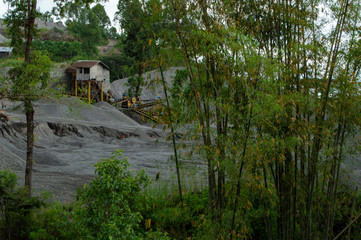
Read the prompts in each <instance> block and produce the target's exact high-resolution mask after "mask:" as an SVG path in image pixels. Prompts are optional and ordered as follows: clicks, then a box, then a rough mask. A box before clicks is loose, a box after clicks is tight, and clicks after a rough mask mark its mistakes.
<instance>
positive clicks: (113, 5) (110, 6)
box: [0, 0, 118, 28]
mask: <svg viewBox="0 0 361 240" xmlns="http://www.w3.org/2000/svg"><path fill="white" fill-rule="evenodd" d="M117 3H118V0H108V1H107V2H101V4H102V5H103V6H104V8H105V11H106V12H107V14H108V16H109V18H110V20H111V21H113V19H114V14H115V12H116V11H117ZM37 5H38V9H40V11H41V12H46V11H51V9H52V8H53V7H54V6H55V4H54V2H53V1H52V0H38V3H37ZM7 10H8V5H7V4H5V3H4V2H3V0H0V18H3V17H4V14H5V12H6V11H7ZM113 23H114V21H113ZM113 25H114V27H116V28H117V26H116V24H113Z"/></svg>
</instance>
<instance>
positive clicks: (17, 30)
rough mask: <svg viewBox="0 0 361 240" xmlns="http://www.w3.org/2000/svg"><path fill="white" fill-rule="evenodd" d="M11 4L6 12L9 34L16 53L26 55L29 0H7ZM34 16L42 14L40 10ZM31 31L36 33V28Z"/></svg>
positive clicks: (5, 19)
mask: <svg viewBox="0 0 361 240" xmlns="http://www.w3.org/2000/svg"><path fill="white" fill-rule="evenodd" d="M4 3H8V4H9V7H10V9H9V11H7V12H6V15H5V18H4V23H5V25H6V33H7V36H9V37H10V39H11V46H12V47H14V50H13V52H14V54H16V55H20V56H24V55H23V54H24V51H25V40H26V39H27V35H26V34H27V31H25V29H26V30H27V29H28V24H29V22H28V21H29V16H28V3H29V4H30V2H27V1H13V0H5V1H4ZM34 15H35V16H34V17H38V16H40V15H41V14H40V12H35V13H34ZM31 31H32V32H31V33H32V34H33V35H34V34H36V31H37V30H36V29H35V28H33V29H31Z"/></svg>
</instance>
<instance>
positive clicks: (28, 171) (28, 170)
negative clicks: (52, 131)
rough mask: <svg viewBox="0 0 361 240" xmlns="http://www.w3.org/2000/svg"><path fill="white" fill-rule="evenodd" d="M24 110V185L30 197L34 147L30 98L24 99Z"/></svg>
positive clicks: (32, 113)
mask: <svg viewBox="0 0 361 240" xmlns="http://www.w3.org/2000/svg"><path fill="white" fill-rule="evenodd" d="M25 111H26V128H27V137H26V144H27V148H26V167H25V187H26V188H27V189H28V196H29V197H31V189H32V185H31V178H32V172H33V161H34V158H33V147H34V108H33V104H32V103H31V101H30V100H25Z"/></svg>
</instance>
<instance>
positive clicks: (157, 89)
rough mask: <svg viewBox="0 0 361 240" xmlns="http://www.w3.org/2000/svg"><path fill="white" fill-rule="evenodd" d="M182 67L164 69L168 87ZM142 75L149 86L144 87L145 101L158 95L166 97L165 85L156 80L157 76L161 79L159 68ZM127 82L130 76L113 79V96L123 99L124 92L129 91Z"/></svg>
mask: <svg viewBox="0 0 361 240" xmlns="http://www.w3.org/2000/svg"><path fill="white" fill-rule="evenodd" d="M180 69H182V68H181V67H176V68H169V69H167V70H166V71H164V73H163V74H164V78H165V80H166V82H167V85H168V87H170V86H171V82H172V81H173V78H174V76H175V74H176V71H177V70H180ZM142 76H143V78H144V80H145V82H146V83H147V86H146V87H143V88H142V89H143V90H142V95H141V99H142V100H143V101H154V100H156V99H157V98H158V97H161V98H164V92H163V87H162V85H161V84H160V83H159V82H158V84H157V81H156V79H157V78H158V79H161V74H160V72H159V71H158V70H154V71H149V72H146V73H144V74H143V75H142ZM127 82H128V78H123V79H119V80H116V81H113V82H112V83H111V84H110V90H111V91H112V93H113V97H114V98H115V99H121V98H122V96H123V93H127V92H128V86H126V83H127Z"/></svg>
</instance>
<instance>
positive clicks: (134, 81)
mask: <svg viewBox="0 0 361 240" xmlns="http://www.w3.org/2000/svg"><path fill="white" fill-rule="evenodd" d="M127 85H128V87H129V88H128V96H129V97H139V96H141V95H142V88H139V90H138V92H137V86H138V85H140V86H144V85H145V82H144V78H143V77H139V76H132V77H129V78H128V82H127Z"/></svg>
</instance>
